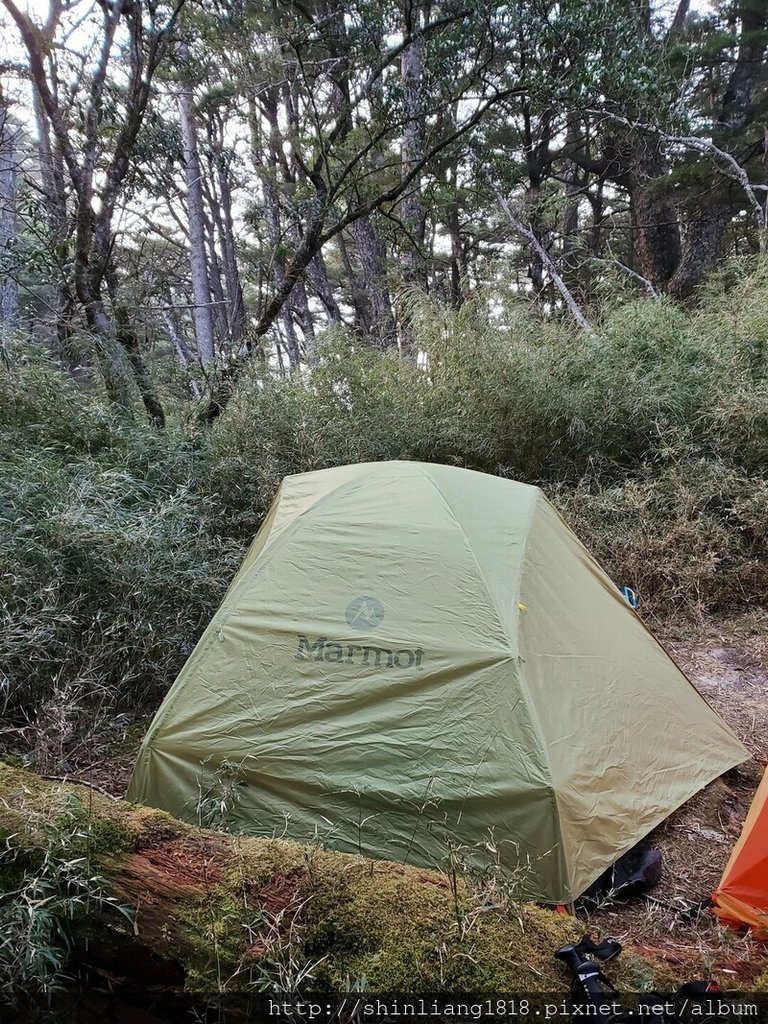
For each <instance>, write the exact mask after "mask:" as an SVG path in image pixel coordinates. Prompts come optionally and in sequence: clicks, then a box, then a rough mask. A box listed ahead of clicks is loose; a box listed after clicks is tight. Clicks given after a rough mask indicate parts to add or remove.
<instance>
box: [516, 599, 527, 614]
mask: <svg viewBox="0 0 768 1024" xmlns="http://www.w3.org/2000/svg"><path fill="white" fill-rule="evenodd" d="M517 607H518V608H519V609H520V611H521V612H527V611H528V605H527V604H523V603H522V602H520V601H518V602H517Z"/></svg>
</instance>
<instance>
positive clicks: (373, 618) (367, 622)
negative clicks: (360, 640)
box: [344, 597, 384, 632]
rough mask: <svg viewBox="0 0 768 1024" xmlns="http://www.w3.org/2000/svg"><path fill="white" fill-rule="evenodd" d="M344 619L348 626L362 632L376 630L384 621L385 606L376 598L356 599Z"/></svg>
mask: <svg viewBox="0 0 768 1024" xmlns="http://www.w3.org/2000/svg"><path fill="white" fill-rule="evenodd" d="M344 618H345V619H346V620H347V625H348V626H351V627H352V629H357V630H359V631H360V632H364V631H365V630H366V629H376V627H377V626H380V625H381V623H382V621H383V619H384V605H383V604H382V603H381V601H379V599H378V598H376V597H356V598H355V599H354V601H350V602H349V604H348V605H347V610H346V612H345V613H344Z"/></svg>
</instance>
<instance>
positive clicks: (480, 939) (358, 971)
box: [0, 762, 636, 1019]
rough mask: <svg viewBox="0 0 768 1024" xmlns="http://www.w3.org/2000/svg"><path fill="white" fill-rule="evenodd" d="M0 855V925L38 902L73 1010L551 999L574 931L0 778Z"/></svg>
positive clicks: (276, 843)
mask: <svg viewBox="0 0 768 1024" xmlns="http://www.w3.org/2000/svg"><path fill="white" fill-rule="evenodd" d="M0 846H2V847H7V852H5V853H4V854H3V855H2V858H0V918H2V919H3V920H4V921H8V920H11V919H12V918H13V916H14V915H13V914H12V913H9V910H12V909H13V904H14V901H15V900H16V901H18V900H19V899H21V897H20V896H19V893H20V892H28V891H34V892H35V893H40V892H42V891H43V890H45V891H46V892H47V894H48V896H49V897H50V898H49V900H48V902H47V903H46V904H45V906H46V907H48V908H49V909H50V908H53V910H52V912H53V913H58V914H59V915H60V918H61V920H60V922H59V924H60V925H61V929H60V930H64V931H66V932H67V934H69V935H70V936H71V948H70V949H69V952H68V956H69V960H70V965H69V966H70V968H71V967H72V965H73V963H74V965H75V966H77V968H78V969H79V970H80V971H81V972H83V971H85V976H87V977H88V978H90V979H91V981H90V982H89V984H90V985H92V988H93V992H92V994H91V996H90V998H101V999H105V998H107V997H106V996H104V995H103V994H102V995H99V992H98V990H99V989H103V990H105V991H106V990H110V989H111V990H113V992H115V991H116V992H117V993H118V997H117V998H119V993H121V992H122V993H123V996H122V998H128V996H127V995H125V994H126V993H128V994H129V995H130V994H131V993H134V994H135V993H136V992H143V993H145V994H146V993H147V992H151V993H154V998H155V999H160V998H161V996H162V999H165V1000H167V999H169V998H172V999H174V1000H177V1001H181V1002H186V1003H187V1004H189V1003H192V1004H193V1005H197V1006H201V1005H215V1004H216V1003H217V1002H218V1001H220V1000H221V1001H223V1002H224V1005H229V1002H232V1001H236V1000H237V999H242V998H244V997H247V996H248V994H249V993H259V992H261V993H263V992H265V991H269V990H272V991H283V992H284V991H318V990H322V991H326V992H334V991H335V992H344V991H348V990H349V988H350V986H352V987H353V990H358V991H359V990H360V989H367V990H368V991H379V992H382V991H390V992H392V991H400V992H418V991H421V992H436V991H447V992H460V991H471V992H514V991H528V992H533V991H544V992H546V991H550V992H551V991H557V990H562V991H564V990H565V988H566V985H567V981H568V979H567V978H566V977H565V976H564V974H563V973H562V968H561V967H560V966H559V965H558V964H557V962H556V961H555V960H554V959H553V957H552V953H553V951H554V950H555V949H556V948H557V947H558V946H560V945H562V944H563V943H565V942H568V941H572V940H573V939H574V938H575V937H577V935H578V934H579V933H580V930H582V929H580V927H579V924H578V923H577V922H576V921H575V920H574V919H573V918H571V917H569V916H568V915H564V914H559V913H555V912H553V911H551V910H546V909H543V908H540V907H536V906H532V905H526V904H521V903H519V902H517V900H516V899H515V896H514V893H511V892H510V891H509V890H508V889H507V888H506V887H505V884H504V882H503V880H502V879H501V878H500V877H493V876H491V875H489V876H487V877H485V878H484V879H482V880H473V879H472V878H471V876H469V875H468V874H465V873H464V872H463V871H462V869H461V865H460V863H459V861H458V859H457V858H455V857H454V858H452V861H450V862H449V867H448V869H447V871H446V872H445V873H440V872H436V871H426V870H422V869H419V868H414V867H409V866H404V865H399V864H393V863H389V862H385V861H377V862H374V861H370V860H366V859H365V858H363V857H358V856H354V855H349V854H339V853H331V852H328V851H325V850H323V849H322V848H320V847H319V846H318V847H306V846H302V845H300V844H298V843H293V842H289V841H285V840H279V839H257V838H246V837H241V836H233V835H230V834H228V833H224V832H220V831H215V830H211V829H200V828H195V827H192V826H190V825H186V824H183V823H181V822H179V821H177V820H176V819H174V818H172V817H170V816H169V815H167V814H165V813H163V812H161V811H156V810H151V809H147V808H140V807H135V806H133V805H130V804H126V803H124V802H122V801H113V800H110V799H107V798H105V797H102V796H101V795H99V794H97V793H94V792H93V791H91V790H89V789H86V788H84V787H80V786H75V785H63V784H59V783H51V782H45V781H43V780H41V779H39V778H38V777H36V776H33V775H31V774H29V773H27V772H24V771H22V770H20V769H18V768H13V767H10V766H8V765H5V764H3V763H2V762H0ZM30 880H32V881H33V882H34V883H35V885H36V886H37V888H35V886H32V889H30ZM46 886H47V889H46ZM57 886H58V888H59V892H58V893H57V892H56V888H57ZM25 887H26V888H25ZM73 894H74V897H75V903H76V907H75V912H74V913H73V914H70V909H71V908H69V909H68V908H67V900H69V901H70V902H71V901H72V899H73ZM84 894H87V898H85V897H84ZM32 902H35V901H32ZM120 911H121V912H120ZM33 912H38V913H39V912H40V908H38V910H37V911H34V909H33ZM52 934H58V930H57V929H54V930H53V931H52ZM22 945H23V944H22ZM17 946H18V944H17ZM18 948H21V947H18ZM19 955H20V954H19ZM625 957H626V954H625ZM6 961H7V958H6ZM632 965H633V961H632V958H631V956H630V959H629V960H626V961H625V966H624V970H630V969H631V968H632ZM12 966H13V965H11V967H12ZM635 966H636V964H635ZM3 971H5V977H6V988H7V987H8V982H7V979H8V977H9V965H8V963H7V962H6V963H2V962H0V975H1V974H2V972H3ZM11 975H12V971H11ZM616 980H617V981H620V979H619V978H617V979H616ZM22 990H23V991H29V985H28V984H27V983H25V987H24V988H23V989H22ZM112 998H116V997H115V996H114V995H113V997H112ZM161 1019H163V1018H161Z"/></svg>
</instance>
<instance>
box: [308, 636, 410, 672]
mask: <svg viewBox="0 0 768 1024" xmlns="http://www.w3.org/2000/svg"><path fill="white" fill-rule="evenodd" d="M296 639H297V641H298V644H297V647H296V658H297V659H298V660H299V661H304V660H305V659H310V658H311V659H312V660H313V661H327V662H330V663H331V664H334V663H335V664H338V663H339V662H341V661H343V662H344V663H345V664H346V665H361V666H362V667H364V668H417V669H419V670H421V669H422V668H423V665H422V661H423V658H424V649H423V648H422V647H410V648H409V647H403V648H401V649H400V650H399V651H395V650H392V649H391V648H389V647H372V646H369V645H367V644H366V645H362V644H349V643H346V642H344V643H338V642H337V641H336V640H329V639H328V637H327V636H319V637H317V638H316V639H315V640H310V639H309V637H307V636H304V634H303V633H299V635H298V636H297V638H296Z"/></svg>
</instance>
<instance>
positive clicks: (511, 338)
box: [0, 263, 768, 711]
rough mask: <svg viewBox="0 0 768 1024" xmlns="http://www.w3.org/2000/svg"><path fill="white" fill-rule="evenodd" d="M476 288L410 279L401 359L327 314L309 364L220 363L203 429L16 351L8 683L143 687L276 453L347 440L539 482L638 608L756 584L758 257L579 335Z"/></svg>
mask: <svg viewBox="0 0 768 1024" xmlns="http://www.w3.org/2000/svg"><path fill="white" fill-rule="evenodd" d="M487 307H488V303H486V302H484V301H483V297H482V296H481V297H479V298H478V299H477V301H475V302H473V303H467V304H465V305H464V306H463V307H462V308H461V309H459V310H444V309H437V308H434V307H432V306H431V305H430V304H429V303H427V302H426V301H425V300H413V299H411V300H410V306H409V309H408V313H409V315H410V317H411V320H412V325H413V331H414V333H415V336H416V338H417V342H418V347H419V351H420V353H421V355H420V357H419V362H418V365H415V364H414V363H413V362H410V361H406V360H401V359H398V358H396V357H393V356H392V355H391V354H388V353H387V354H382V353H379V352H377V351H375V350H373V349H370V348H367V347H359V346H357V347H356V343H355V342H353V341H352V340H351V339H350V338H348V337H347V336H346V335H344V333H343V332H335V333H334V332H331V333H329V334H328V335H326V337H325V338H324V339H323V344H322V346H321V349H320V353H319V362H318V365H317V366H316V367H315V368H314V369H313V370H312V371H311V372H309V371H307V372H306V373H304V374H303V375H298V374H296V375H292V376H280V375H277V374H275V375H270V374H269V373H266V372H265V371H263V370H262V371H261V372H260V373H259V374H258V375H257V374H256V372H255V371H254V373H253V375H252V376H251V377H246V378H245V379H243V380H242V382H241V384H240V387H239V390H238V393H237V394H236V395H235V397H234V398H233V400H232V402H231V404H230V406H229V408H228V409H227V412H226V413H225V415H224V416H223V417H222V418H221V420H220V422H219V423H218V424H217V426H216V427H215V428H214V429H213V430H212V431H210V432H207V433H204V432H198V431H196V430H192V429H190V428H188V427H187V428H183V429H182V428H181V427H173V428H171V429H169V430H168V431H167V432H165V433H164V434H161V433H158V432H156V431H153V430H151V429H150V428H149V427H142V426H127V425H126V424H125V423H120V422H118V421H117V420H115V419H114V418H113V417H112V415H111V414H110V413H109V412H108V410H107V409H106V407H105V406H104V405H103V404H102V402H101V401H100V400H99V399H98V398H97V397H95V396H93V395H92V394H90V393H85V392H84V391H83V390H82V389H81V388H80V387H78V386H77V385H75V384H73V383H72V382H70V381H68V380H67V379H66V378H64V377H63V376H62V375H60V374H59V373H57V372H54V371H52V370H48V369H45V368H42V367H39V366H34V365H32V366H27V367H25V368H23V369H20V370H18V371H14V372H13V373H9V374H6V375H5V377H4V378H3V379H2V381H0V441H1V442H2V443H3V446H4V448H5V449H7V451H8V452H9V453H10V454H9V457H8V458H7V459H6V460H5V462H4V463H3V464H2V466H1V467H0V519H1V520H2V524H1V525H2V530H1V531H0V557H2V560H3V575H2V579H1V580H0V599H1V600H2V602H3V614H4V617H5V627H4V629H3V630H2V634H1V638H0V662H1V663H2V666H3V672H4V676H3V680H2V691H0V692H1V693H2V696H4V698H5V700H6V702H7V704H8V707H9V708H10V709H15V710H16V711H18V710H19V709H20V708H21V707H23V706H28V707H29V706H30V705H33V706H39V705H40V704H42V702H44V701H45V700H46V699H48V698H49V697H50V696H51V694H52V693H54V692H55V691H59V692H63V693H71V692H77V694H78V697H79V699H81V700H83V699H85V702H86V703H87V695H88V694H89V693H91V692H93V693H95V692H96V691H99V692H100V693H102V694H103V691H104V689H105V688H106V690H107V692H108V693H109V694H111V695H112V696H113V698H114V699H115V700H116V701H117V702H118V704H120V705H121V706H123V707H125V706H126V705H128V706H131V705H132V702H134V701H137V700H138V701H139V702H141V701H149V702H155V701H156V700H158V699H159V697H160V695H161V694H162V693H163V692H164V691H165V690H166V688H167V687H168V685H169V684H170V682H171V680H172V678H173V676H174V675H175V673H176V672H177V671H178V669H179V667H180V666H181V664H182V663H183V661H184V659H185V658H186V656H187V655H188V653H189V652H190V650H191V648H192V646H193V644H194V643H195V641H196V639H197V637H198V636H199V635H200V633H201V631H202V629H203V628H204V626H205V624H206V623H207V621H208V620H209V618H210V615H211V613H212V611H213V609H214V608H215V607H216V605H217V603H218V601H219V599H220V598H221V596H222V595H223V592H224V590H225V589H226V586H227V583H228V581H229V579H230V578H231V576H232V574H233V572H234V570H235V567H236V565H237V564H238V562H239V559H240V558H241V556H242V554H243V553H244V551H245V548H246V546H247V545H248V544H249V543H250V541H251V539H252V538H253V535H254V533H255V531H256V530H257V529H258V527H259V525H260V523H261V521H262V519H263V517H264V515H265V513H266V510H267V508H268V507H269V503H270V502H271V500H272V498H273V496H274V494H275V491H276V489H277V487H278V486H279V483H280V480H281V479H282V477H283V476H284V475H286V474H289V473H297V472H303V471H307V470H313V469H321V468H323V467H326V466H332V465H338V464H341V463H348V462H356V461H366V460H380V459H419V460H425V461H438V462H444V463H449V464H453V465H460V466H467V467H470V468H474V469H479V470H482V471H485V472H491V473H498V474H501V475H505V476H510V477H514V478H517V479H522V480H525V481H528V482H530V483H535V484H539V485H540V486H542V487H543V488H544V489H545V491H546V492H547V493H548V494H549V495H550V497H551V498H552V499H553V500H554V501H555V503H556V504H557V505H558V506H559V507H560V508H561V510H562V511H563V512H564V514H565V515H566V518H567V519H568V520H569V521H570V522H571V523H572V524H573V525H574V527H575V529H576V531H577V533H578V534H579V535H580V536H581V537H582V539H583V540H584V542H585V544H587V546H588V547H590V548H592V549H593V550H594V551H595V553H596V554H597V556H598V557H599V558H600V560H601V561H602V562H603V564H604V565H605V567H606V569H607V570H608V571H609V573H610V574H611V575H612V576H613V577H614V578H615V579H616V580H617V581H619V582H621V583H622V584H628V585H630V586H633V587H634V588H635V589H636V590H637V591H638V592H639V594H640V596H641V600H642V608H643V610H644V611H645V612H646V613H651V614H664V615H668V614H669V613H670V611H671V610H675V611H677V612H683V613H686V614H690V613H694V614H697V613H701V612H719V613H725V612H729V611H731V610H736V609H739V608H743V607H745V606H747V605H751V604H759V603H760V602H761V601H762V599H763V590H762V583H761V579H762V578H763V577H764V573H765V569H766V562H767V561H768V559H767V558H766V530H765V523H766V522H767V521H768V515H767V513H768V483H767V482H766V479H765V469H766V460H767V459H768V440H767V438H768V430H766V426H768V320H767V319H766V314H765V309H767V308H768V271H767V270H766V267H765V266H764V265H763V264H760V263H757V264H754V265H749V266H747V267H746V268H745V265H744V264H740V265H739V267H738V268H734V267H730V268H726V270H725V271H724V273H723V275H722V276H721V278H720V280H719V281H718V282H716V284H715V285H714V286H713V290H712V292H711V294H710V295H709V296H705V298H704V301H703V303H702V305H701V307H700V308H699V310H698V311H697V312H695V313H693V314H690V313H688V312H686V311H684V310H683V309H681V308H680V307H678V306H675V305H674V304H672V303H670V302H667V301H661V302H655V301H652V300H640V301H634V302H630V303H627V304H624V305H621V306H618V307H617V308H613V309H611V310H609V311H607V312H606V313H605V315H604V316H603V318H602V321H601V322H600V324H599V326H598V329H597V331H596V333H595V334H594V335H589V334H586V333H584V332H576V331H575V330H573V329H571V328H570V326H568V325H564V324H563V323H561V322H557V321H556V320H553V319H551V318H550V319H544V318H540V317H537V316H536V315H534V314H533V313H532V312H531V310H530V309H529V308H528V307H526V306H523V305H522V304H519V303H518V304H508V305H506V306H505V305H497V306H496V307H492V308H494V312H493V314H492V315H488V314H487V313H486V312H485V310H486V309H487ZM181 411H182V412H183V410H181ZM67 687H69V688H70V689H67ZM73 688H74V689H73ZM83 694H85V698H83Z"/></svg>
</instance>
